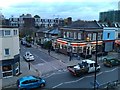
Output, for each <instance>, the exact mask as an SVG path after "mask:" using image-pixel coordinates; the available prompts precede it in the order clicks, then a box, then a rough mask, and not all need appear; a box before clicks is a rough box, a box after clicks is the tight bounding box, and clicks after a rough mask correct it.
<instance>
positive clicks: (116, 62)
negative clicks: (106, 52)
mask: <svg viewBox="0 0 120 90" xmlns="http://www.w3.org/2000/svg"><path fill="white" fill-rule="evenodd" d="M103 64H104V66H107V67H112V66H118V65H120V60H119V59H116V58H104V59H103Z"/></svg>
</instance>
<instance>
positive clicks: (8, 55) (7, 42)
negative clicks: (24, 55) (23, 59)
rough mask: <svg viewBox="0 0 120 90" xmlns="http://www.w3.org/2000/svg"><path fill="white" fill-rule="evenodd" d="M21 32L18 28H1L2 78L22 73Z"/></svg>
mask: <svg viewBox="0 0 120 90" xmlns="http://www.w3.org/2000/svg"><path fill="white" fill-rule="evenodd" d="M19 50H20V47H19V31H18V28H16V27H10V26H6V25H1V26H0V78H7V77H12V76H15V75H18V74H19V73H20V52H19Z"/></svg>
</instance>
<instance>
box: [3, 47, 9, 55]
mask: <svg viewBox="0 0 120 90" xmlns="http://www.w3.org/2000/svg"><path fill="white" fill-rule="evenodd" d="M6 49H8V51H9V54H6ZM4 56H10V49H9V48H5V49H4Z"/></svg>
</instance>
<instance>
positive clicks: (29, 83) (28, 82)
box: [17, 75, 46, 90]
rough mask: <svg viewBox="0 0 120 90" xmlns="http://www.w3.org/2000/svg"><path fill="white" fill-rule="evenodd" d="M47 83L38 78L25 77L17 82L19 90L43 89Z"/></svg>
mask: <svg viewBox="0 0 120 90" xmlns="http://www.w3.org/2000/svg"><path fill="white" fill-rule="evenodd" d="M45 83H46V81H45V80H44V79H42V78H41V77H38V76H33V75H30V76H24V77H22V78H19V79H18V80H17V88H18V90H26V89H34V88H38V87H40V88H43V87H44V86H45Z"/></svg>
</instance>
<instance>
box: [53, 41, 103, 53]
mask: <svg viewBox="0 0 120 90" xmlns="http://www.w3.org/2000/svg"><path fill="white" fill-rule="evenodd" d="M55 43H56V44H54V45H56V46H54V47H55V49H57V50H59V52H61V53H64V54H66V53H70V52H71V53H73V54H82V53H84V54H85V55H91V54H92V53H93V52H95V51H96V42H95V41H94V42H75V41H67V40H66V41H65V40H59V39H57V40H56V42H55ZM102 43H103V42H102V41H98V46H99V47H98V50H102Z"/></svg>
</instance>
